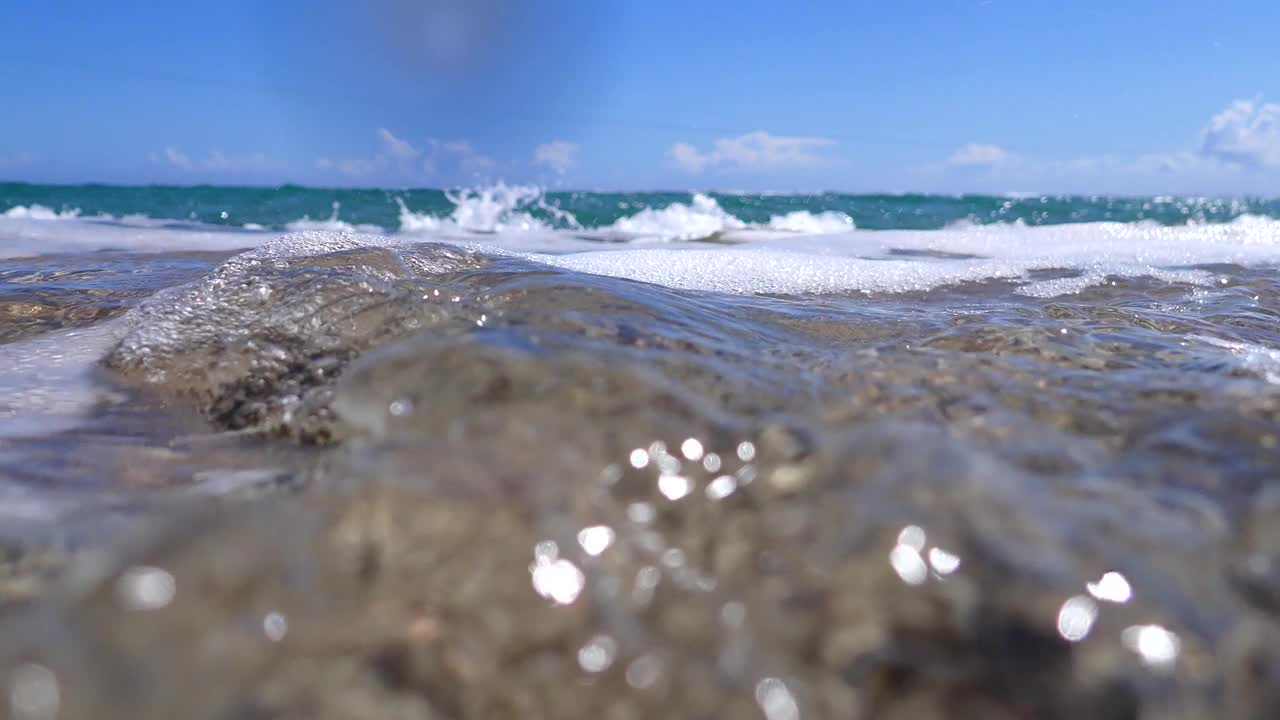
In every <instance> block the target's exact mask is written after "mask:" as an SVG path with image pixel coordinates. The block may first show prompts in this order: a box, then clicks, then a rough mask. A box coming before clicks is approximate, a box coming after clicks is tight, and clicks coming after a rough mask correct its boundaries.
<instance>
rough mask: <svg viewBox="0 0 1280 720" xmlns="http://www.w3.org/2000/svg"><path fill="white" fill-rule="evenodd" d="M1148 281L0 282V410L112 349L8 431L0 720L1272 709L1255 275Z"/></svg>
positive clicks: (106, 269) (1268, 272)
mask: <svg viewBox="0 0 1280 720" xmlns="http://www.w3.org/2000/svg"><path fill="white" fill-rule="evenodd" d="M903 254H904V256H909V257H914V256H912V255H911V254H910V253H908V252H905V251H904V253H903ZM917 255H920V257H918V260H919V261H920V262H932V261H934V260H936V259H938V257H942V258H944V259H945V256H942V255H939V256H938V257H934V256H931V255H929V254H927V253H923V254H921V253H917ZM1182 270H1184V271H1186V270H1194V271H1196V272H1194V273H1189V272H1182V273H1181V274H1176V273H1175V274H1171V275H1166V276H1162V277H1151V276H1143V275H1136V276H1131V277H1114V276H1108V277H1105V278H1095V280H1096V282H1092V284H1090V285H1089V286H1088V287H1083V288H1080V289H1077V290H1076V291H1075V292H1073V293H1071V294H1064V295H1057V296H1053V297H1039V296H1037V295H1036V294H1034V293H1030V294H1029V293H1020V292H1016V290H1017V289H1018V288H1019V287H1022V286H1023V285H1025V284H1026V283H1029V282H1035V283H1046V282H1054V281H1063V282H1064V283H1068V284H1069V281H1070V280H1071V279H1072V278H1073V277H1076V276H1077V275H1078V273H1074V272H1073V271H1069V270H1066V269H1062V268H1042V269H1037V270H1036V271H1035V272H1034V273H1033V274H1032V275H1031V276H1030V277H1017V278H1007V279H999V280H983V281H965V282H958V283H954V284H951V285H947V286H945V287H940V288H935V289H931V290H921V291H908V292H870V293H864V292H856V291H851V292H843V293H841V292H827V293H823V294H794V295H761V294H743V295H727V294H717V293H709V292H699V291H694V290H675V289H669V288H666V287H661V286H658V285H651V284H646V283H642V282H637V281H634V280H628V279H624V278H616V277H606V276H602V275H593V274H585V273H582V272H578V271H575V270H573V269H568V268H566V267H556V266H553V265H551V264H543V263H541V262H538V261H537V260H536V259H530V258H528V257H520V256H513V255H508V254H498V253H491V252H486V251H483V250H477V249H474V248H470V249H469V248H467V247H463V246H458V245H446V244H436V243H411V242H392V241H377V240H374V239H370V238H360V237H356V236H350V235H342V234H311V235H302V236H293V237H291V238H286V239H285V240H282V241H280V242H279V243H276V244H275V245H271V246H268V247H266V248H265V249H263V250H259V251H252V252H249V253H245V254H241V255H234V256H233V255H232V254H230V253H220V254H215V253H160V254H152V255H135V254H129V253H95V254H82V255H69V256H56V257H52V256H51V257H44V258H34V259H31V258H28V259H18V260H7V261H5V262H4V265H3V266H0V342H2V343H6V344H5V345H0V351H2V352H3V353H7V354H4V355H3V356H4V357H8V358H9V359H10V360H11V361H12V362H11V368H13V369H12V370H10V371H8V372H9V376H10V378H17V379H16V380H15V379H10V380H9V381H8V382H10V383H11V384H13V386H14V387H20V386H21V382H20V381H21V379H22V378H32V377H37V376H39V375H40V373H46V372H51V371H50V370H49V367H48V366H49V365H50V363H51V362H52V361H51V360H50V357H51V356H50V354H49V353H50V352H51V351H39V352H36V351H35V350H31V349H32V348H35V347H37V346H35V345H33V343H37V342H41V341H45V340H50V339H53V340H57V339H58V338H64V339H65V338H66V334H67V333H86V332H94V333H97V334H96V335H94V336H93V337H95V338H97V340H96V341H95V342H99V343H101V346H102V351H101V353H96V354H92V355H91V356H90V357H89V358H87V359H85V360H83V362H81V365H83V366H84V367H85V368H87V370H86V372H87V373H88V375H87V377H88V379H87V380H85V383H86V386H87V387H90V388H91V389H92V392H89V393H88V394H87V395H86V394H85V393H81V394H80V395H75V396H74V397H72V395H70V394H69V393H70V392H71V390H70V389H68V387H66V386H60V388H61V392H63V394H65V395H66V397H63V395H59V394H58V393H56V392H53V390H57V389H58V388H53V389H51V390H50V392H51V393H52V394H51V395H48V396H47V397H46V396H41V397H40V398H35V399H32V397H30V396H29V395H30V393H29V392H28V393H27V394H26V395H24V394H23V393H24V392H26V391H16V390H15V391H14V392H12V393H10V397H9V399H8V400H3V401H0V420H4V419H5V418H8V419H9V420H14V419H17V420H20V421H23V422H27V423H30V424H28V425H25V426H22V427H27V428H44V429H42V430H41V431H40V432H27V433H23V432H12V431H11V432H3V430H4V428H11V426H12V423H10V424H8V425H5V424H0V501H2V503H3V507H4V509H3V510H2V511H0V519H3V523H2V525H3V529H0V690H2V691H3V692H0V715H4V713H8V715H6V717H13V718H20V719H22V720H46V719H49V718H96V719H112V718H130V719H134V718H166V719H167V718H174V717H189V718H211V719H212V718H218V719H224V718H225V719H232V718H236V719H239V718H253V719H258V718H298V719H301V718H308V719H313V718H335V719H336V718H380V719H381V718H394V719H404V720H409V719H413V720H418V719H427V718H432V719H434V718H506V717H512V718H514V717H520V718H607V719H610V720H632V719H636V720H638V719H640V718H649V717H653V718H658V717H662V718H671V717H680V718H737V717H743V718H766V719H767V720H797V719H799V718H806V719H807V718H892V719H898V718H901V719H906V718H913V719H915V718H996V719H1005V718H1008V719H1010V720H1013V719H1017V718H1086V717H1087V718H1113V719H1115V720H1128V719H1137V718H1142V719H1144V720H1145V719H1149V718H1203V717H1209V716H1212V717H1218V718H1224V719H1244V718H1270V717H1274V716H1275V708H1277V707H1280V485H1277V482H1276V478H1277V473H1276V470H1277V468H1280V384H1277V383H1280V350H1277V349H1276V348H1280V323H1278V319H1280V273H1278V272H1277V270H1276V268H1275V267H1273V266H1268V265H1265V264H1259V265H1253V266H1248V267H1246V266H1243V265H1235V264H1210V265H1196V266H1194V267H1192V268H1183V269H1182ZM1041 294H1046V293H1041ZM79 337H82V336H78V335H73V336H70V339H69V340H66V343H70V344H72V345H74V344H75V342H76V338H79ZM50 342H52V341H50ZM50 347H53V345H50ZM95 347H96V346H95ZM67 362H71V360H67ZM54 364H56V363H54ZM73 364H74V363H73ZM86 392H87V391H86ZM77 398H78V399H77ZM85 398H88V399H87V400H86V399H85ZM37 401H38V402H37ZM77 403H79V405H77ZM67 404H69V405H74V406H76V407H83V412H79V411H77V413H78V414H77V413H71V414H68V413H67V412H63V411H62V410H60V408H62V407H63V405H67ZM59 413H61V414H59ZM36 417H42V418H49V417H59V418H62V420H60V421H59V422H57V423H53V424H52V425H46V424H45V423H44V422H40V423H36V422H35V421H34V420H32V418H36ZM67 418H71V419H67Z"/></svg>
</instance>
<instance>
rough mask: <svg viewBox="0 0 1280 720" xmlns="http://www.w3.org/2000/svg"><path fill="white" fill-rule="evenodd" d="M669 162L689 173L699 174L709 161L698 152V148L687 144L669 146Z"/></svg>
mask: <svg viewBox="0 0 1280 720" xmlns="http://www.w3.org/2000/svg"><path fill="white" fill-rule="evenodd" d="M670 154H671V160H672V161H673V162H675V164H676V166H677V167H681V168H684V169H685V170H688V171H689V172H691V173H700V172H702V169H703V168H704V167H706V166H707V163H708V161H709V159H708V158H707V156H705V155H703V154H702V153H700V152H698V148H696V147H694V146H692V145H690V144H689V143H676V144H675V145H672V146H671V153H670Z"/></svg>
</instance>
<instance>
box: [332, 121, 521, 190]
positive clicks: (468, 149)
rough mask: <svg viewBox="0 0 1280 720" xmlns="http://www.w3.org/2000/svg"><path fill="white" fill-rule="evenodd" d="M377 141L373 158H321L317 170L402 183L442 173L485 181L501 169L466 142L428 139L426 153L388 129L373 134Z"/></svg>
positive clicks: (357, 177) (355, 177)
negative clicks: (486, 176)
mask: <svg viewBox="0 0 1280 720" xmlns="http://www.w3.org/2000/svg"><path fill="white" fill-rule="evenodd" d="M374 138H375V139H376V140H377V143H378V149H377V151H376V152H375V153H374V155H373V156H372V157H363V158H345V159H334V158H329V157H322V158H319V159H317V160H316V163H315V165H316V169H318V170H321V171H324V172H327V173H338V174H341V175H345V176H346V177H348V178H351V179H369V178H374V177H378V176H391V177H397V178H399V179H401V180H406V179H407V180H415V179H416V180H421V179H425V178H427V177H429V176H433V175H436V174H437V173H438V172H439V171H440V170H442V169H443V170H444V171H445V172H449V173H457V174H460V175H463V176H465V177H466V178H467V179H469V180H474V179H481V178H483V176H485V175H486V174H488V173H490V172H492V171H493V169H494V168H495V167H497V165H498V163H497V162H496V161H495V160H494V159H493V158H491V157H489V156H488V155H485V154H484V153H481V152H478V151H477V150H476V149H475V148H474V147H472V146H471V143H469V142H467V141H466V140H447V141H446V140H439V139H437V138H429V139H428V140H427V145H426V147H425V149H424V150H419V149H418V148H417V147H415V146H414V145H413V144H412V143H410V142H409V141H408V140H405V139H403V138H399V137H396V135H395V134H394V133H392V132H391V131H390V130H388V129H386V128H377V129H376V130H374Z"/></svg>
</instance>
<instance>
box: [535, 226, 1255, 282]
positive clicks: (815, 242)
mask: <svg viewBox="0 0 1280 720" xmlns="http://www.w3.org/2000/svg"><path fill="white" fill-rule="evenodd" d="M726 237H728V238H729V239H731V240H734V241H737V242H739V243H740V244H737V245H732V246H723V247H715V248H708V247H706V246H701V247H696V248H695V247H663V248H654V247H647V248H644V249H638V248H625V246H624V248H625V249H620V250H614V251H608V250H595V251H589V252H578V253H572V254H554V255H553V254H541V255H536V256H535V258H536V259H538V260H539V261H541V262H545V263H548V264H552V265H556V266H559V267H564V268H568V269H573V270H579V271H582V272H589V273H594V274H599V275H610V276H615V277H626V278H631V279H634V280H642V281H645V282H651V283H656V284H660V285H667V286H670V287H677V288H684V289H691V290H711V291H717V292H731V293H782V294H793V293H796V294H798V293H833V292H849V291H859V290H861V291H867V292H908V291H921V290H929V289H932V288H936V287H939V286H942V285H948V284H955V283H960V282H965V281H980V280H988V279H994V278H1008V279H1013V280H1027V279H1028V276H1029V274H1030V273H1031V271H1033V270H1045V269H1058V270H1067V271H1072V272H1074V273H1077V274H1078V275H1079V277H1075V278H1068V279H1066V280H1061V281H1045V282H1026V283H1025V284H1024V285H1023V286H1022V288H1021V292H1024V293H1026V294H1031V295H1037V296H1046V297H1047V296H1053V295H1058V294H1064V293H1070V292H1078V291H1080V290H1082V289H1084V288H1086V287H1089V286H1091V285H1096V284H1098V283H1101V282H1103V281H1105V279H1106V278H1107V277H1108V276H1120V277H1138V276H1151V277H1156V278H1161V279H1165V280H1170V281H1181V282H1190V283H1202V282H1205V281H1206V280H1207V279H1208V277H1209V275H1208V274H1207V273H1205V272H1202V271H1196V270H1190V269H1188V267H1189V266H1194V265H1202V264H1212V263H1237V264H1242V265H1257V264H1271V263H1280V221H1276V220H1270V219H1262V218H1242V219H1241V220H1238V221H1236V222H1232V223H1227V224H1220V225H1188V226H1179V227H1163V226H1158V225H1155V224H1148V223H1136V224H1122V223H1082V224H1075V225H1055V226H1043V227H1024V226H1021V225H984V226H967V227H953V228H947V229H943V230H928V231H913V230H897V231H866V230H853V231H849V232H843V233H835V234H826V235H805V236H796V237H790V238H779V237H778V236H777V235H770V234H767V233H760V232H757V231H752V230H745V231H739V232H733V233H728V234H727V235H726Z"/></svg>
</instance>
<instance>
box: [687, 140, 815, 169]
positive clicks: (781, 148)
mask: <svg viewBox="0 0 1280 720" xmlns="http://www.w3.org/2000/svg"><path fill="white" fill-rule="evenodd" d="M834 144H835V141H834V140H831V139H830V138H823V137H799V136H785V135H770V134H769V133H767V132H765V131H764V130H756V131H755V132H749V133H747V134H745V135H739V136H737V137H731V138H720V139H718V140H716V141H715V144H714V147H713V149H711V150H709V151H707V152H702V151H700V150H698V149H697V148H696V147H694V146H693V145H690V144H689V143H683V142H680V143H676V144H674V145H672V146H671V149H670V150H669V151H668V153H667V154H668V155H669V156H670V158H671V160H672V162H674V163H675V165H676V166H677V167H679V168H682V169H684V170H686V171H688V172H691V173H700V172H702V171H703V170H705V169H708V168H726V169H736V170H783V169H796V168H811V167H817V166H820V165H822V164H823V162H824V159H823V158H822V157H821V156H820V155H819V154H818V153H817V152H816V151H818V150H820V149H821V148H825V147H829V146H831V145H834Z"/></svg>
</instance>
